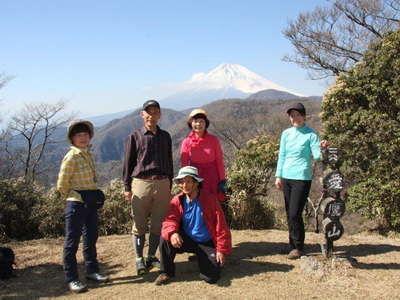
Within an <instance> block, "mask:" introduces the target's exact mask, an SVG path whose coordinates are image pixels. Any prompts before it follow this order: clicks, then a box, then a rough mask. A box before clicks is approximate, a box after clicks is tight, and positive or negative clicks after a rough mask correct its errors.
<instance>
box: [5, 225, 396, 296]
mask: <svg viewBox="0 0 400 300" xmlns="http://www.w3.org/2000/svg"><path fill="white" fill-rule="evenodd" d="M320 238H321V236H320V235H317V234H314V233H308V234H307V240H306V242H307V244H308V246H307V248H306V250H307V252H308V253H309V255H315V256H316V258H318V259H321V258H319V256H318V253H319V242H320ZM286 239H287V233H286V232H284V231H279V230H260V231H253V230H243V231H233V242H234V251H233V255H232V256H231V257H230V258H229V261H228V263H227V266H226V267H225V268H224V270H223V273H222V279H221V280H220V281H219V283H218V284H217V285H209V284H206V283H204V282H201V281H199V280H198V277H197V263H196V262H189V261H188V260H187V255H186V254H181V255H178V256H177V259H176V262H177V277H176V278H175V280H174V281H173V282H171V283H170V284H169V285H166V286H161V287H156V286H155V285H154V284H153V281H154V280H155V278H156V276H157V272H155V271H154V272H150V273H149V274H147V275H146V276H144V277H138V276H136V275H134V274H135V272H134V264H133V252H132V248H131V242H130V241H131V239H130V236H127V235H123V236H109V237H101V238H100V239H99V242H98V252H99V258H100V261H101V267H102V269H103V271H104V272H105V273H107V274H109V275H110V277H111V282H109V283H107V284H102V285H97V284H91V283H89V288H90V290H89V291H88V292H87V293H84V294H80V295H73V294H71V293H70V292H69V291H68V290H67V288H66V286H65V284H64V283H63V272H62V265H61V261H62V258H61V257H62V243H63V240H62V239H47V240H34V241H27V242H15V243H11V244H9V245H8V246H11V247H13V249H14V250H15V253H16V257H17V264H18V270H17V271H16V274H17V277H16V278H12V279H10V280H7V281H2V282H1V281H0V299H53V298H60V299H64V298H71V299H182V298H183V299H218V300H219V299H285V298H297V299H337V298H338V299H393V298H400V289H399V287H398V284H399V282H400V272H399V269H400V251H399V250H400V239H399V238H396V237H394V238H391V239H389V238H384V237H382V236H378V235H371V234H357V235H352V236H349V235H345V236H343V237H342V239H340V240H339V241H337V242H336V243H335V253H336V255H338V256H351V257H353V258H355V259H356V262H355V263H353V265H352V266H351V265H349V264H340V263H331V262H330V261H329V262H326V261H325V262H324V272H322V273H321V272H315V273H313V272H304V271H302V269H301V268H300V261H299V260H297V261H289V260H287V259H286V256H285V255H284V254H282V252H281V250H282V248H284V247H285V246H286ZM78 257H79V261H80V262H82V257H81V256H78ZM322 261H323V260H322ZM80 274H84V273H83V268H82V266H81V267H80Z"/></svg>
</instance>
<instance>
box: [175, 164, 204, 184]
mask: <svg viewBox="0 0 400 300" xmlns="http://www.w3.org/2000/svg"><path fill="white" fill-rule="evenodd" d="M186 176H191V177H193V178H194V180H196V181H197V182H202V181H203V178H200V177H199V171H198V170H197V168H196V167H192V166H186V167H183V168H181V169H180V170H179V172H178V175H177V176H176V177H175V178H174V181H177V180H179V179H182V178H185V177H186Z"/></svg>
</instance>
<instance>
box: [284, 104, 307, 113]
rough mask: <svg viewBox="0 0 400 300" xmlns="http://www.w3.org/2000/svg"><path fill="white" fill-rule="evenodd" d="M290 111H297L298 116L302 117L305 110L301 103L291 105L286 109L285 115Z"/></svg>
mask: <svg viewBox="0 0 400 300" xmlns="http://www.w3.org/2000/svg"><path fill="white" fill-rule="evenodd" d="M292 109H294V110H297V111H298V112H299V113H300V114H302V115H303V116H305V115H306V108H305V107H304V105H303V104H301V103H296V104H293V105H292V106H290V107H289V108H288V110H287V111H286V113H288V114H289V113H290V111H291V110H292Z"/></svg>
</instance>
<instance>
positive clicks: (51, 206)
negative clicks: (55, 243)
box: [32, 188, 65, 237]
mask: <svg viewBox="0 0 400 300" xmlns="http://www.w3.org/2000/svg"><path fill="white" fill-rule="evenodd" d="M64 208H65V199H62V198H61V196H60V194H59V193H58V192H57V191H56V189H55V188H51V189H50V190H49V191H48V192H47V193H45V194H44V195H43V196H42V197H41V198H40V199H39V201H38V203H37V204H36V205H35V207H34V209H33V212H32V217H33V218H34V219H35V222H36V224H38V231H39V234H40V236H41V237H58V236H62V235H63V234H64Z"/></svg>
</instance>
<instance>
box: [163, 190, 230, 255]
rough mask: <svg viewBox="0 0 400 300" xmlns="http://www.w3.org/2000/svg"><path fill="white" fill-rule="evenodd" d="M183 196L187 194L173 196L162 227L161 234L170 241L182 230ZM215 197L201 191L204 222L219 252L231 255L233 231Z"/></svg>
mask: <svg viewBox="0 0 400 300" xmlns="http://www.w3.org/2000/svg"><path fill="white" fill-rule="evenodd" d="M183 197H185V194H183V193H180V194H178V195H176V196H175V197H174V198H172V200H171V202H170V204H169V211H168V213H167V215H166V217H165V219H164V221H163V223H162V228H161V236H162V238H163V239H164V240H166V241H170V238H171V235H172V234H174V233H176V232H177V233H179V231H180V228H181V221H182V216H183V206H182V202H181V199H182V200H184V198H183ZM214 197H215V196H213V195H207V194H204V193H201V192H200V205H201V209H202V211H203V217H204V222H205V224H206V226H207V229H208V232H209V233H210V235H211V238H212V240H213V241H214V245H215V248H216V250H217V252H221V253H223V254H225V255H229V254H231V252H232V238H231V231H230V229H229V227H228V224H227V223H226V220H225V216H224V212H223V211H222V209H221V206H220V204H219V202H218V201H216V200H215V198H214Z"/></svg>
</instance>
